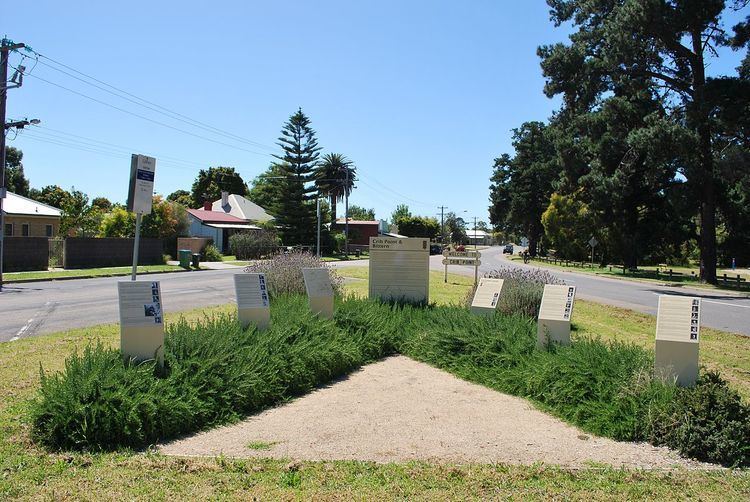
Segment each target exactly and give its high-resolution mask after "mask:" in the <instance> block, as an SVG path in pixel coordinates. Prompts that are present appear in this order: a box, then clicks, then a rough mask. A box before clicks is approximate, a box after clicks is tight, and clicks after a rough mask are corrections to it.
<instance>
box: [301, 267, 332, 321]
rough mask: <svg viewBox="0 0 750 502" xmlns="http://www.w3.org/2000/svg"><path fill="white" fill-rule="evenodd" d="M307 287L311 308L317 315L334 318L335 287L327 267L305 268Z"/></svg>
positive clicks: (303, 274) (303, 273) (303, 272)
mask: <svg viewBox="0 0 750 502" xmlns="http://www.w3.org/2000/svg"><path fill="white" fill-rule="evenodd" d="M302 276H303V277H304V279H305V289H306V291H307V298H308V300H309V302H310V310H312V311H313V312H314V313H315V314H316V315H320V316H321V317H325V318H326V319H333V287H332V286H331V276H330V273H329V271H328V269H327V268H303V269H302Z"/></svg>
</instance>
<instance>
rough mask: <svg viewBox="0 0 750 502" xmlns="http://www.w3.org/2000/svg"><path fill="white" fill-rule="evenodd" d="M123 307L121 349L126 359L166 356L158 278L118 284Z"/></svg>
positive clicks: (160, 357)
mask: <svg viewBox="0 0 750 502" xmlns="http://www.w3.org/2000/svg"><path fill="white" fill-rule="evenodd" d="M117 293H118V299H119V307H120V350H121V351H122V355H123V357H124V358H125V359H134V360H136V361H145V360H150V359H155V358H156V359H157V360H158V361H159V363H160V364H161V363H162V362H163V357H164V319H163V316H164V312H163V310H162V303H161V290H160V287H159V283H158V282H157V281H121V282H118V283H117Z"/></svg>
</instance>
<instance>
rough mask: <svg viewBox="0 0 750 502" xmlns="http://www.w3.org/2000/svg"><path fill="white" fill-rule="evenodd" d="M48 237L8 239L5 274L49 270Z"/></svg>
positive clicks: (4, 260)
mask: <svg viewBox="0 0 750 502" xmlns="http://www.w3.org/2000/svg"><path fill="white" fill-rule="evenodd" d="M48 241H49V239H48V238H47V237H6V238H5V240H4V241H3V242H4V247H5V249H4V256H3V272H21V271H25V270H47V267H49V244H48Z"/></svg>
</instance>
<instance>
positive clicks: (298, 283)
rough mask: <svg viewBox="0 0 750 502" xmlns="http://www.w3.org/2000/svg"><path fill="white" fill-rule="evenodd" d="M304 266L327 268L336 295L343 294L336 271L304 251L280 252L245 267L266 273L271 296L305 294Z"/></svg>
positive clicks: (255, 271)
mask: <svg viewBox="0 0 750 502" xmlns="http://www.w3.org/2000/svg"><path fill="white" fill-rule="evenodd" d="M303 268H325V269H327V270H328V275H329V277H330V278H331V286H333V292H334V294H336V295H339V294H341V291H342V287H343V284H344V280H343V278H341V277H340V276H339V275H338V274H337V273H336V271H335V270H334V269H333V268H331V266H330V265H328V264H326V263H325V262H323V261H321V260H320V258H318V257H317V256H314V255H312V254H310V253H307V252H303V251H292V252H289V253H278V254H275V255H273V256H272V257H271V258H270V259H268V260H261V261H257V262H255V263H251V264H250V265H248V266H247V267H245V272H247V273H262V274H266V282H267V284H268V292H269V294H270V296H271V297H278V296H280V295H289V294H300V295H303V294H305V280H304V278H303V276H302V269H303Z"/></svg>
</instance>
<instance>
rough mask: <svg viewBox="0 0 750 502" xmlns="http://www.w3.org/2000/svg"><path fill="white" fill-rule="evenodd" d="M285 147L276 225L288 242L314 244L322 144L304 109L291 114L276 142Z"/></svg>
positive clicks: (275, 210)
mask: <svg viewBox="0 0 750 502" xmlns="http://www.w3.org/2000/svg"><path fill="white" fill-rule="evenodd" d="M277 144H278V145H279V146H280V147H281V148H282V150H283V152H284V153H283V154H282V155H275V157H276V158H277V159H279V161H280V163H279V172H280V176H282V177H283V178H282V179H280V180H279V184H278V186H279V188H280V190H279V197H278V200H277V202H276V204H275V207H273V212H274V213H275V214H276V224H277V225H278V226H279V227H280V233H281V240H282V242H283V243H284V244H285V245H312V244H313V243H314V241H315V224H316V221H315V220H316V214H315V204H314V202H313V200H312V199H314V197H315V195H314V193H315V191H316V188H315V185H314V184H313V183H312V181H313V171H314V169H315V167H316V165H317V162H318V155H319V152H320V150H321V149H320V147H318V140H317V139H316V138H315V131H314V130H313V129H312V128H311V127H310V119H309V118H307V116H306V115H305V114H304V113H302V108H300V109H299V110H297V113H295V114H294V115H292V116H291V117H289V120H287V122H286V123H285V124H284V127H283V128H282V129H281V136H280V137H279V142H278V143H277Z"/></svg>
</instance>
